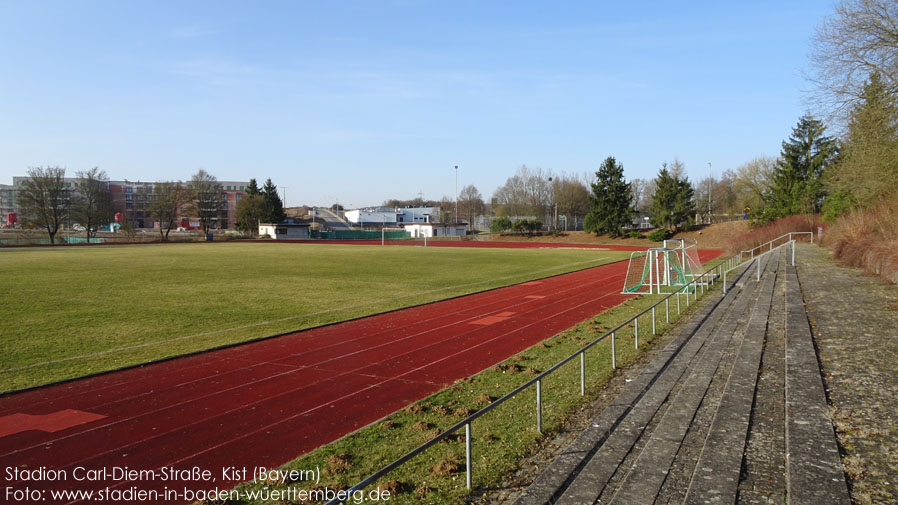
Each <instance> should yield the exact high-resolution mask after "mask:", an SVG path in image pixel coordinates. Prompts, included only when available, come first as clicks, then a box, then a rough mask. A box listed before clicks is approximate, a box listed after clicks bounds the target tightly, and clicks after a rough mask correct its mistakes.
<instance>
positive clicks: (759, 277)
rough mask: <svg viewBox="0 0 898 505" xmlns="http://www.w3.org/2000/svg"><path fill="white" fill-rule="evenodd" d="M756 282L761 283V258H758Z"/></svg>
mask: <svg viewBox="0 0 898 505" xmlns="http://www.w3.org/2000/svg"><path fill="white" fill-rule="evenodd" d="M758 282H761V258H758Z"/></svg>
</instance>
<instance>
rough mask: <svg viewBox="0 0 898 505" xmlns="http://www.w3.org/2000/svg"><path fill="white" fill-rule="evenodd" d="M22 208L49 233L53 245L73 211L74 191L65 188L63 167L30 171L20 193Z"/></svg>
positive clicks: (40, 168) (27, 216)
mask: <svg viewBox="0 0 898 505" xmlns="http://www.w3.org/2000/svg"><path fill="white" fill-rule="evenodd" d="M18 199H19V206H20V207H21V208H22V210H23V211H24V212H25V216H26V218H27V219H28V220H30V221H32V222H34V223H36V224H37V225H38V226H40V227H42V228H44V229H46V230H47V235H49V236H50V243H51V244H52V243H54V241H55V240H56V233H57V232H58V231H59V228H60V226H62V223H63V222H64V221H65V220H66V218H67V217H68V215H69V211H70V209H71V203H72V198H71V191H70V190H69V189H68V188H66V186H65V169H64V168H62V167H46V168H44V167H31V168H29V169H28V179H26V180H25V182H24V184H23V186H22V189H21V190H19V193H18Z"/></svg>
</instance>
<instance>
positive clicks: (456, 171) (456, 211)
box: [455, 165, 458, 224]
mask: <svg viewBox="0 0 898 505" xmlns="http://www.w3.org/2000/svg"><path fill="white" fill-rule="evenodd" d="M455 224H458V165H455Z"/></svg>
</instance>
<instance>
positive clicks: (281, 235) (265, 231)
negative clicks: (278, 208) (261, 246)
mask: <svg viewBox="0 0 898 505" xmlns="http://www.w3.org/2000/svg"><path fill="white" fill-rule="evenodd" d="M259 236H260V237H263V238H273V239H275V240H299V239H307V238H309V225H308V224H270V223H259Z"/></svg>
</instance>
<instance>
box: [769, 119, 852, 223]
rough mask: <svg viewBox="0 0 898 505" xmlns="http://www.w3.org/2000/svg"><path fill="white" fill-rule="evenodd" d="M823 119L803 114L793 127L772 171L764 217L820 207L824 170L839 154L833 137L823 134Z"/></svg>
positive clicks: (783, 215) (773, 216)
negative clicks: (821, 120)
mask: <svg viewBox="0 0 898 505" xmlns="http://www.w3.org/2000/svg"><path fill="white" fill-rule="evenodd" d="M825 130H826V128H825V127H824V126H823V123H822V122H820V121H818V120H816V119H814V118H813V117H811V116H810V115H805V116H802V117H801V119H799V120H798V124H797V125H796V126H795V128H793V129H792V135H791V136H790V137H789V140H786V141H783V149H782V152H781V154H780V159H779V160H778V162H777V166H776V169H775V170H774V173H773V178H772V181H771V182H772V184H771V190H770V192H769V193H768V194H767V197H766V203H767V206H768V211H767V212H766V213H765V215H766V216H767V219H776V218H780V217H785V216H792V215H795V214H801V213H805V214H812V213H814V212H817V211H819V210H820V203H821V202H822V199H823V196H824V194H825V192H824V187H823V174H824V172H825V170H826V168H827V167H828V166H829V165H830V164H831V163H832V162H833V161H834V160H835V158H836V155H837V154H838V145H837V143H836V140H835V139H834V138H832V137H829V136H826V135H825V134H824V132H825Z"/></svg>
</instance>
